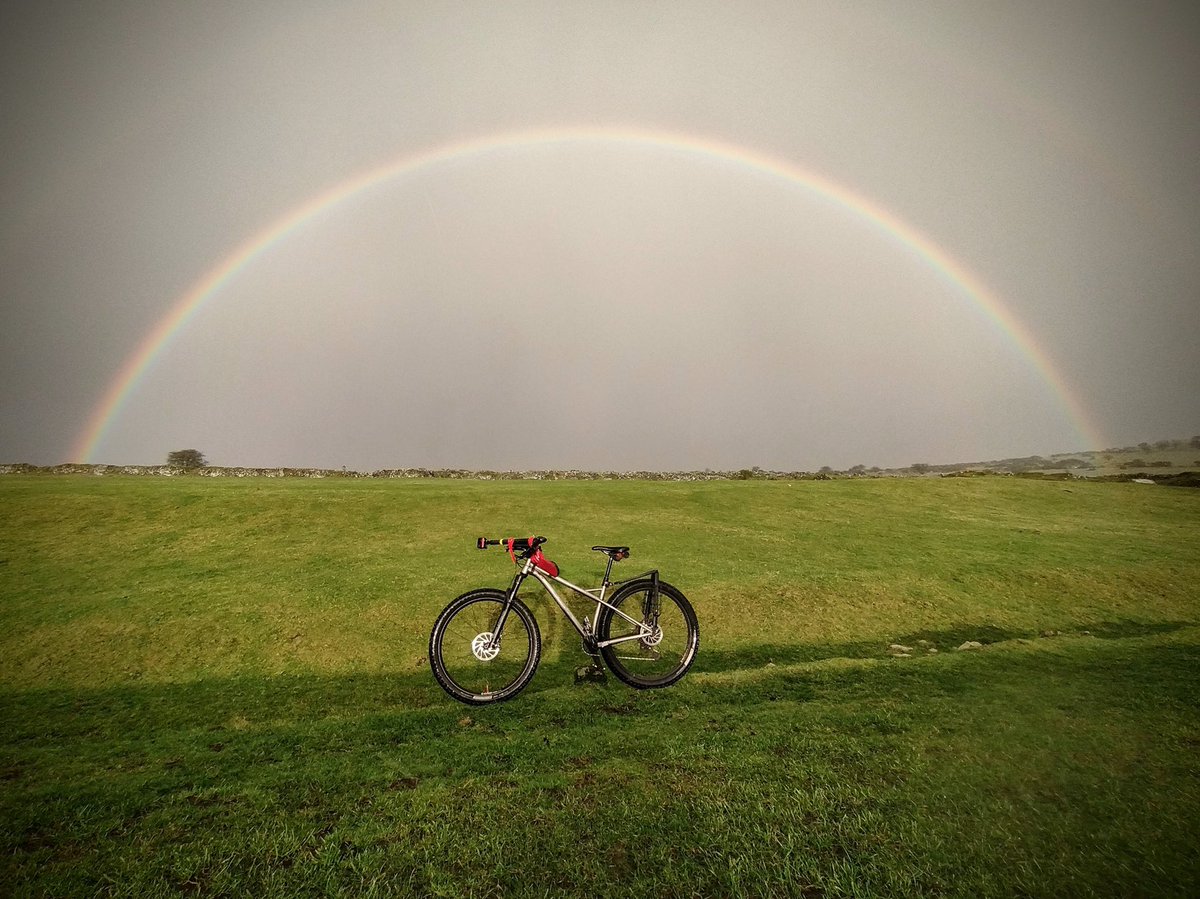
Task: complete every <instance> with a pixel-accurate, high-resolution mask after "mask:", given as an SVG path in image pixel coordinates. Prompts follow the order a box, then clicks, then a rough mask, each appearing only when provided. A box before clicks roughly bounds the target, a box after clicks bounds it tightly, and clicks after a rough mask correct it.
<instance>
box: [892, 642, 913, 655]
mask: <svg viewBox="0 0 1200 899" xmlns="http://www.w3.org/2000/svg"><path fill="white" fill-rule="evenodd" d="M888 652H893V653H897V652H912V647H911V646H904V645H903V644H901V643H893V644H892V645H891V646H889V647H888Z"/></svg>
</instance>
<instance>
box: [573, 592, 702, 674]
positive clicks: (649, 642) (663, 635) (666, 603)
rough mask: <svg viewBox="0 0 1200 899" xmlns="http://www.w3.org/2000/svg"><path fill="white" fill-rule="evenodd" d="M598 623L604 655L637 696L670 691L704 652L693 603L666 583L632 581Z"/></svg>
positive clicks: (597, 627) (597, 628)
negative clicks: (700, 651) (662, 689)
mask: <svg viewBox="0 0 1200 899" xmlns="http://www.w3.org/2000/svg"><path fill="white" fill-rule="evenodd" d="M609 602H610V603H611V604H612V608H611V609H610V608H607V607H606V608H604V609H603V610H602V611H601V613H600V618H599V620H598V621H597V622H596V635H597V638H598V642H599V643H601V644H604V643H605V642H606V641H617V642H614V643H611V644H610V645H608V646H602V647H601V649H600V655H601V656H603V657H604V663H605V664H606V665H608V667H609V670H611V671H612V673H613V674H615V675H616V676H617V677H619V678H620V679H621V680H623V681H624V682H625V683H627V684H629V686H631V687H636V688H638V689H639V690H645V689H649V688H653V687H669V686H670V685H671V684H673V683H675V681H677V680H679V679H680V678H681V677H683V676H684V674H686V673H687V670H688V668H690V667H691V665H692V662H693V661H694V660H695V658H696V652H697V650H698V649H699V648H700V625H699V624H698V623H697V621H696V613H695V611H694V610H693V609H692V605H691V603H689V602H688V601H687V597H685V596H684V595H683V594H682V593H681V592H680V591H679V590H677V589H676V588H675V587H672V586H671V585H670V584H668V583H665V582H663V581H659V582H658V589H657V590H655V588H654V582H653V581H650V580H644V581H633V582H631V583H629V584H626V585H625V586H623V587H621V588H620V589H619V590H617V592H616V593H614V594H613V598H612V599H611V600H609Z"/></svg>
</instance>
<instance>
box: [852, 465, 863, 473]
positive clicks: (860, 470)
mask: <svg viewBox="0 0 1200 899" xmlns="http://www.w3.org/2000/svg"><path fill="white" fill-rule="evenodd" d="M866 470H867V466H865V465H852V466H851V467H850V474H862V473H863V472H865V471H866Z"/></svg>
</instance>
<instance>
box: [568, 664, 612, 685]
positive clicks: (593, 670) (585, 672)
mask: <svg viewBox="0 0 1200 899" xmlns="http://www.w3.org/2000/svg"><path fill="white" fill-rule="evenodd" d="M607 680H608V674H607V673H606V672H605V670H604V669H603V668H601V667H600V666H599V665H583V666H582V667H580V668H576V669H575V683H577V684H586V683H589V682H590V683H599V684H602V683H605V682H606V681H607Z"/></svg>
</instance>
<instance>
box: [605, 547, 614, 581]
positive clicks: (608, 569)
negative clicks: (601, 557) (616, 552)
mask: <svg viewBox="0 0 1200 899" xmlns="http://www.w3.org/2000/svg"><path fill="white" fill-rule="evenodd" d="M605 555H606V556H608V565H606V566H605V568H604V586H605V587H607V586H608V585H609V581H608V576H609V574H611V573H612V566H613V557H612V556H609V555H608V553H605Z"/></svg>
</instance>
